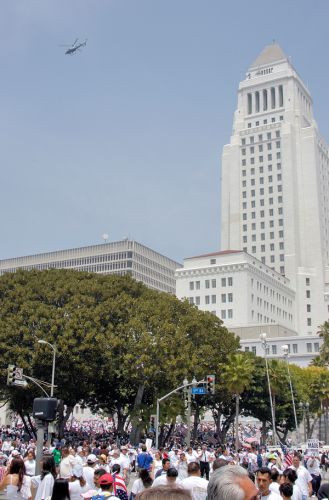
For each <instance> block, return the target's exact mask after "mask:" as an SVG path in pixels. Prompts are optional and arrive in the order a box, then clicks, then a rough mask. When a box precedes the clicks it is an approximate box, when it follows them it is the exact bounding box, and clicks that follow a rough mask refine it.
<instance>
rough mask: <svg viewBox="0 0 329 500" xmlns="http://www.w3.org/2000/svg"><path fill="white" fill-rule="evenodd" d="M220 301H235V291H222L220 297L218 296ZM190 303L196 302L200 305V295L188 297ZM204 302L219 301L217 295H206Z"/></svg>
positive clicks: (213, 302)
mask: <svg viewBox="0 0 329 500" xmlns="http://www.w3.org/2000/svg"><path fill="white" fill-rule="evenodd" d="M218 299H220V300H219V302H221V303H222V304H225V303H226V302H233V293H228V294H226V293H222V294H221V295H220V297H218ZM188 300H189V302H190V304H195V305H197V306H199V305H200V304H201V297H200V296H196V297H189V298H188ZM204 303H205V304H206V305H209V304H216V303H217V295H205V298H204Z"/></svg>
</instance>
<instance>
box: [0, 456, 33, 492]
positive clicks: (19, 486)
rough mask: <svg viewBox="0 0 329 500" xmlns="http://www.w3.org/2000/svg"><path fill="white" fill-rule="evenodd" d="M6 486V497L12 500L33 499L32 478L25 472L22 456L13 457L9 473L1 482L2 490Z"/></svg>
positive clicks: (0, 488) (0, 487)
mask: <svg viewBox="0 0 329 500" xmlns="http://www.w3.org/2000/svg"><path fill="white" fill-rule="evenodd" d="M5 488H6V498H8V499H10V500H21V499H25V500H31V499H32V494H31V478H30V477H28V476H27V475H26V474H25V465H24V461H23V459H22V458H13V459H12V461H11V464H10V468H9V472H8V474H7V475H6V476H5V477H4V478H3V480H2V481H1V483H0V491H1V490H3V489H5Z"/></svg>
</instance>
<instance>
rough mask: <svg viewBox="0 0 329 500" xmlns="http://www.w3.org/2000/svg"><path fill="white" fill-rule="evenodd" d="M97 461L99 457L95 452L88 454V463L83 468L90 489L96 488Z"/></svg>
mask: <svg viewBox="0 0 329 500" xmlns="http://www.w3.org/2000/svg"><path fill="white" fill-rule="evenodd" d="M96 463H97V457H96V455H94V454H93V453H90V455H88V456H87V465H85V466H84V468H83V477H84V479H85V481H86V483H87V484H88V487H89V489H93V488H94V472H95V467H96Z"/></svg>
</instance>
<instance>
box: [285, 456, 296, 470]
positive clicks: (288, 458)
mask: <svg viewBox="0 0 329 500" xmlns="http://www.w3.org/2000/svg"><path fill="white" fill-rule="evenodd" d="M293 457H294V455H293V454H292V453H286V454H285V456H284V461H283V465H284V466H285V468H287V467H291V466H292V459H293Z"/></svg>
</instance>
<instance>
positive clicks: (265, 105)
mask: <svg viewBox="0 0 329 500" xmlns="http://www.w3.org/2000/svg"><path fill="white" fill-rule="evenodd" d="M266 110H267V90H266V89H265V90H263V111H266Z"/></svg>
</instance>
